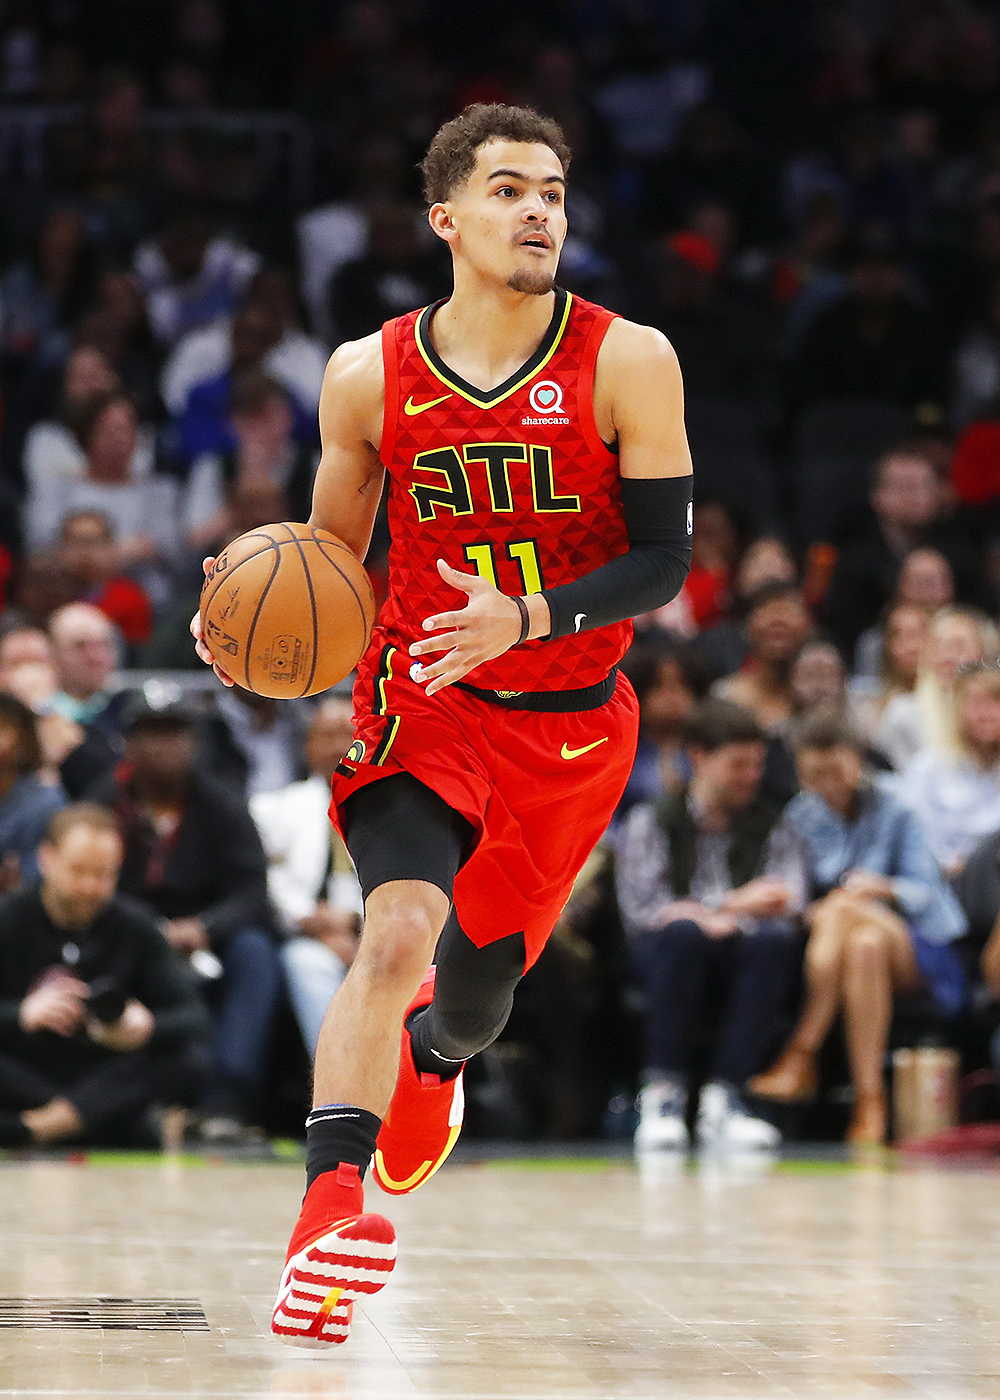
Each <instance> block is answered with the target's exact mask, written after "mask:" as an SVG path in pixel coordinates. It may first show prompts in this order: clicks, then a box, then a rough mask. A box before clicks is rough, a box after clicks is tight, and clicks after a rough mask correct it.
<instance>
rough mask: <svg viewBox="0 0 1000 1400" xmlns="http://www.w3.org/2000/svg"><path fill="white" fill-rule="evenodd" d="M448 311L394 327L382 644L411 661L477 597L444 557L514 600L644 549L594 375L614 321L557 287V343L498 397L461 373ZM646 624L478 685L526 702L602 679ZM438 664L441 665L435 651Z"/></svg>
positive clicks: (388, 354) (526, 652)
mask: <svg viewBox="0 0 1000 1400" xmlns="http://www.w3.org/2000/svg"><path fill="white" fill-rule="evenodd" d="M436 309H437V308H436V307H435V306H431V307H425V308H424V309H423V310H422V311H415V312H411V313H410V314H409V315H407V316H400V317H398V318H397V319H396V320H394V321H388V322H387V323H386V324H385V326H384V327H383V329H382V357H383V361H384V364H385V417H384V423H383V430H382V446H381V458H382V461H383V463H384V464H385V466H386V468H387V470H388V473H389V481H390V490H389V525H390V529H391V534H392V545H391V549H390V554H389V597H388V600H387V602H386V604H385V607H384V608H383V610H382V614H381V617H380V619H379V621H380V627H379V632H380V636H379V639H378V640H379V643H380V644H381V645H384V643H385V641H386V640H388V641H389V642H392V643H393V644H394V645H395V646H398V647H399V648H400V650H401V651H402V652H403V654H404V655H405V654H406V648H407V647H408V646H409V644H410V642H411V641H414V640H416V639H417V638H418V637H423V636H426V633H425V632H424V631H423V629H422V625H421V624H422V623H423V620H424V618H425V617H430V616H431V615H432V614H433V613H440V612H447V611H451V610H454V609H456V608H459V607H461V606H462V605H463V603H464V598H463V595H462V594H460V593H458V592H456V590H455V589H453V588H450V587H448V585H447V584H445V583H444V582H443V581H442V579H441V577H440V575H439V574H438V571H437V568H436V566H435V561H436V560H437V559H439V558H440V559H444V560H445V561H446V563H448V564H451V565H452V567H453V568H456V569H461V570H462V572H463V573H478V574H480V575H482V576H484V577H486V578H488V579H489V580H490V581H491V582H492V583H494V584H495V585H496V586H497V588H499V589H500V590H501V592H503V593H508V594H515V593H518V594H527V593H537V592H540V591H541V590H542V589H543V588H553V587H556V586H558V585H559V584H563V583H570V582H572V581H573V580H574V579H577V578H579V577H580V576H581V575H582V574H586V573H590V572H591V571H592V570H593V569H596V568H598V567H599V566H600V565H601V564H606V563H607V562H608V561H609V560H611V559H615V558H617V557H618V556H619V555H620V554H624V553H625V551H626V549H627V548H628V539H627V536H626V532H625V521H624V517H623V515H622V507H621V491H620V487H619V477H618V457H617V454H616V453H615V452H613V451H612V450H611V449H610V448H609V447H608V446H607V445H606V444H605V443H604V442H602V441H601V438H600V435H599V434H598V431H597V425H596V423H595V421H594V407H593V392H594V367H595V363H596V360H597V352H598V350H599V348H600V345H601V341H602V340H603V339H604V335H605V332H606V331H607V328H608V326H609V325H610V323H611V321H612V320H613V319H614V313H612V312H610V311H606V310H605V309H604V308H603V307H600V306H594V305H593V304H592V303H590V302H586V301H581V300H580V299H579V298H578V297H573V296H570V294H569V293H568V292H564V291H561V290H560V291H557V292H556V299H555V310H554V312H553V315H552V320H551V322H550V324H549V328H548V330H547V331H546V333H545V336H544V338H543V340H542V343H541V344H540V345H539V347H538V349H537V350H536V351H535V353H534V355H532V357H531V358H530V360H528V361H527V362H526V363H525V364H524V365H522V366H521V368H520V369H519V370H518V371H517V373H516V374H513V375H512V376H511V377H510V379H508V380H507V381H506V383H504V384H501V385H500V386H499V387H498V388H496V389H494V390H492V391H491V392H490V393H485V392H483V391H482V390H480V389H477V388H475V387H474V386H473V385H471V384H469V383H467V382H466V381H465V380H463V379H461V378H459V376H458V375H456V374H455V373H453V372H452V371H451V370H450V369H449V368H448V366H447V365H446V364H445V363H444V362H443V360H442V359H441V358H440V356H439V355H438V354H437V353H436V351H435V350H434V347H433V345H432V344H431V340H430V335H429V328H430V323H431V318H432V317H433V315H434V312H435V310H436ZM631 636H632V624H631V623H630V622H619V623H615V624H614V625H612V626H610V627H600V628H595V629H594V630H592V631H589V632H581V633H578V634H575V635H572V636H567V637H560V638H556V639H555V640H554V641H533V642H525V643H523V644H522V645H521V646H519V647H514V648H512V649H511V650H510V651H508V652H505V653H504V655H503V656H499V657H497V658H496V660H495V661H490V662H487V663H486V664H484V665H482V666H477V667H476V668H475V670H473V671H470V672H469V674H468V675H467V676H466V677H465V680H466V681H467V682H468V683H469V684H471V685H476V686H480V687H481V688H483V689H488V690H497V691H500V692H511V693H517V692H522V691H528V690H571V689H577V688H578V687H582V686H590V685H595V684H596V683H597V682H599V681H601V680H603V679H604V677H605V676H607V674H608V672H609V671H610V670H611V668H612V667H613V666H614V665H615V664H616V663H617V662H618V661H620V660H621V658H622V656H623V655H624V653H625V650H626V648H627V647H628V644H629V641H630V640H631ZM428 659H429V660H431V661H433V660H435V659H436V658H435V657H433V656H432V657H430V658H428Z"/></svg>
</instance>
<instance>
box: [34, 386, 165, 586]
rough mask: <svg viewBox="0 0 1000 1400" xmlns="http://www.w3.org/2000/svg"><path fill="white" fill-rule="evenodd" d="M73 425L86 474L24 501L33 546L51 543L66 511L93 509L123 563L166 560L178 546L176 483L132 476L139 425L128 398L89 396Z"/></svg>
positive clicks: (156, 475) (154, 476) (112, 394)
mask: <svg viewBox="0 0 1000 1400" xmlns="http://www.w3.org/2000/svg"><path fill="white" fill-rule="evenodd" d="M75 426H76V432H77V437H78V439H79V441H80V445H81V446H82V448H83V450H84V452H85V453H86V459H87V460H86V471H85V474H84V475H83V476H81V477H78V478H75V479H72V480H67V481H66V482H65V484H64V486H63V488H62V490H61V492H60V493H59V494H58V495H55V496H52V497H48V496H47V497H46V498H45V499H42V498H40V497H38V496H32V497H31V498H30V499H29V501H28V504H27V508H26V512H25V526H26V532H27V535H28V538H29V540H30V541H32V542H33V543H34V545H35V546H36V547H38V546H44V545H49V544H52V543H54V542H55V540H57V538H58V535H59V527H60V524H61V522H62V520H63V519H64V518H65V516H66V515H67V514H68V513H71V512H73V511H84V510H86V511H98V512H100V513H101V514H102V515H104V516H105V517H106V518H107V520H108V521H109V522H110V523H111V524H112V525H113V528H114V531H115V534H116V536H117V539H118V541H119V546H118V547H119V553H120V558H121V562H122V564H124V565H127V566H130V567H131V566H137V567H138V566H149V565H152V564H154V563H155V562H157V561H159V560H166V559H169V558H170V557H171V556H172V555H173V554H174V553H175V552H176V549H177V491H176V482H175V481H174V480H173V478H171V477H168V476H164V475H161V474H159V473H153V474H151V475H149V476H146V477H138V478H137V477H133V476H132V464H133V462H134V459H135V455H136V449H137V446H138V423H137V420H136V414H135V409H134V407H133V406H132V402H131V400H130V399H128V398H126V397H125V395H124V394H121V393H119V392H117V391H115V390H112V391H111V392H110V393H108V394H103V395H100V396H99V397H97V398H94V399H91V400H90V401H89V402H88V403H87V404H86V405H85V406H84V407H83V408H82V409H81V411H80V414H79V417H78V420H77V422H76V425H75Z"/></svg>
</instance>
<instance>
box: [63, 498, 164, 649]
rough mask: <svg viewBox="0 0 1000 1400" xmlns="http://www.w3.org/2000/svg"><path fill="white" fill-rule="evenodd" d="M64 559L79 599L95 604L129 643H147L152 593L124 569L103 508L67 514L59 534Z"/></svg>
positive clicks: (131, 644) (132, 644)
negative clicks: (150, 595) (102, 510)
mask: <svg viewBox="0 0 1000 1400" xmlns="http://www.w3.org/2000/svg"><path fill="white" fill-rule="evenodd" d="M59 545H60V552H61V554H62V558H63V562H64V564H65V565H66V569H67V571H68V572H69V575H70V577H71V578H72V579H73V580H74V582H75V583H76V587H77V602H82V603H92V604H93V606H94V607H95V608H100V610H101V612H102V613H104V615H105V617H107V618H110V620H111V621H112V622H113V623H114V624H115V626H116V627H117V629H118V631H119V632H120V633H121V635H122V636H123V637H124V638H125V641H126V642H128V643H129V645H130V646H135V645H137V644H138V643H139V642H144V641H145V640H146V638H147V637H148V636H149V633H150V628H151V626H152V622H153V608H152V604H151V603H150V601H149V595H148V594H147V593H146V591H145V590H144V589H143V588H142V587H140V585H139V584H138V583H136V581H135V579H132V578H129V576H128V575H127V574H126V573H125V572H124V571H123V570H122V568H121V563H120V559H119V555H118V548H117V545H116V543H115V538H114V533H113V532H112V529H111V525H110V524H109V522H108V520H107V518H106V516H103V515H102V514H101V513H100V511H94V510H81V511H76V512H75V513H73V514H72V515H67V516H66V518H65V520H64V521H63V523H62V530H61V532H60V536H59Z"/></svg>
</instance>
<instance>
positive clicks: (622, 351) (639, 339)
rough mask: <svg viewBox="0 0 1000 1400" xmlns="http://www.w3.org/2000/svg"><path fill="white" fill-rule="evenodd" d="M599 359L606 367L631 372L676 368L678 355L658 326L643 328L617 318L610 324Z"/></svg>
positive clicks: (624, 319) (635, 323)
mask: <svg viewBox="0 0 1000 1400" xmlns="http://www.w3.org/2000/svg"><path fill="white" fill-rule="evenodd" d="M600 356H601V359H602V361H603V362H604V364H606V365H608V366H609V367H611V366H614V367H617V368H621V369H622V370H625V371H628V372H632V371H633V370H635V369H637V368H643V367H645V368H647V369H648V368H649V367H650V365H653V366H658V365H659V366H664V367H666V366H671V367H672V366H674V365H676V363H677V355H676V353H675V351H674V347H673V346H672V345H671V344H670V341H669V340H668V339H667V337H666V336H665V335H664V334H663V332H662V331H658V330H657V329H656V327H655V326H644V325H642V324H641V323H640V322H638V321H629V320H627V319H626V318H625V317H624V316H616V317H615V319H614V320H613V321H611V322H609V324H608V329H607V331H606V333H605V336H604V340H603V341H602V343H601V351H600Z"/></svg>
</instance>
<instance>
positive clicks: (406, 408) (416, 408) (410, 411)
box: [403, 394, 451, 418]
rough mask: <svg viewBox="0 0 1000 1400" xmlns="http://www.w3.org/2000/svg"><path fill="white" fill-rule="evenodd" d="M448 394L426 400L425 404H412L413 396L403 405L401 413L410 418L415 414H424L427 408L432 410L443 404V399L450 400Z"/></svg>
mask: <svg viewBox="0 0 1000 1400" xmlns="http://www.w3.org/2000/svg"><path fill="white" fill-rule="evenodd" d="M450 398H451V395H450V394H442V395H441V397H440V398H439V399H428V401H427V403H414V402H413V395H412V394H411V395H410V397H409V398H408V399H407V400H406V403H404V404H403V412H404V413H405V414H406V415H407V417H409V418H412V417H413V415H414V414H415V413H426V412H427V410H428V409H429V408H434V407H435V405H437V404H439V403H444V401H445V399H450Z"/></svg>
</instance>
